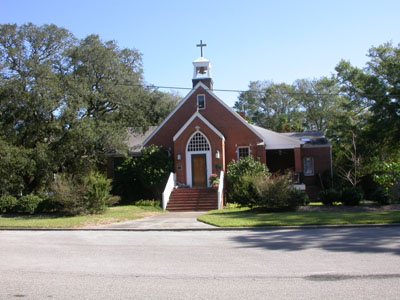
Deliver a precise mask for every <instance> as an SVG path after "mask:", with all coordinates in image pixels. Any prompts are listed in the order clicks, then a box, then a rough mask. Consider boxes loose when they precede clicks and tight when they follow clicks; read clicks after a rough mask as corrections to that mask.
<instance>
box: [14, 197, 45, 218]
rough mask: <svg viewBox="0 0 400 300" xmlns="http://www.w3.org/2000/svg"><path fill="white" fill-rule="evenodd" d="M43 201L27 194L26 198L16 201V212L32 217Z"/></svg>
mask: <svg viewBox="0 0 400 300" xmlns="http://www.w3.org/2000/svg"><path fill="white" fill-rule="evenodd" d="M42 201H43V199H42V198H40V197H39V196H36V195H33V194H29V195H26V196H22V197H21V198H19V199H18V204H17V207H16V209H17V212H18V213H20V214H29V215H33V214H34V213H35V211H36V209H37V207H38V205H39V204H40V202H42Z"/></svg>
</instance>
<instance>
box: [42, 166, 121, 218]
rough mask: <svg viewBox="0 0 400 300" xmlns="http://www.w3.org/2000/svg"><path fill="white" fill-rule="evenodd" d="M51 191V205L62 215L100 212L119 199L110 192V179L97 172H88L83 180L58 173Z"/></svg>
mask: <svg viewBox="0 0 400 300" xmlns="http://www.w3.org/2000/svg"><path fill="white" fill-rule="evenodd" d="M51 191H52V192H51V195H50V203H51V206H52V207H53V208H54V210H55V211H57V212H59V213H61V214H63V215H71V216H75V215H83V214H95V213H101V212H103V211H104V210H105V209H106V207H107V206H110V205H113V204H115V203H117V202H118V200H119V197H113V196H112V195H111V194H110V191H111V180H110V179H107V178H106V177H105V176H104V175H102V174H101V173H98V172H92V173H90V174H89V175H88V176H87V177H85V178H84V179H83V180H79V179H73V178H72V177H71V176H68V175H65V174H58V175H57V176H56V181H55V182H54V183H53V184H52V187H51Z"/></svg>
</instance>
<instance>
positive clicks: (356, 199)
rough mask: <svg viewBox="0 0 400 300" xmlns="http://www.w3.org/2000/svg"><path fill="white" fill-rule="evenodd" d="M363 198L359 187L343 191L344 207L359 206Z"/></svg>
mask: <svg viewBox="0 0 400 300" xmlns="http://www.w3.org/2000/svg"><path fill="white" fill-rule="evenodd" d="M363 198H364V194H363V192H362V190H361V189H360V188H358V187H347V188H344V189H343V191H342V203H343V204H344V205H350V206H353V205H359V204H360V201H361V200H362V199H363Z"/></svg>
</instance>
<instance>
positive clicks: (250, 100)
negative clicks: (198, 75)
mask: <svg viewBox="0 0 400 300" xmlns="http://www.w3.org/2000/svg"><path fill="white" fill-rule="evenodd" d="M294 92H295V88H294V86H292V85H288V84H285V83H281V84H275V83H272V82H267V81H254V82H250V84H249V90H248V91H245V92H243V93H241V94H240V95H239V99H238V101H236V103H235V106H234V108H235V109H236V110H238V111H240V110H244V111H245V112H246V115H247V116H248V118H249V119H250V121H251V122H253V123H255V124H256V125H258V126H261V127H264V128H268V129H271V130H275V131H278V132H282V131H301V124H302V123H303V122H302V114H301V113H300V112H299V108H300V106H299V103H298V101H297V100H296V98H295V97H293V95H294ZM288 125H289V128H288Z"/></svg>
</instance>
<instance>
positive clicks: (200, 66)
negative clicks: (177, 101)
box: [192, 40, 213, 90]
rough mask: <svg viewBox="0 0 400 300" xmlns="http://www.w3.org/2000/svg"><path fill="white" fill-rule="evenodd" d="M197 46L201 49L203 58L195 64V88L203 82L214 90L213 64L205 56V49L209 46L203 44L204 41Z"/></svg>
mask: <svg viewBox="0 0 400 300" xmlns="http://www.w3.org/2000/svg"><path fill="white" fill-rule="evenodd" d="M196 46H197V47H200V48H201V56H200V57H199V58H198V59H196V60H195V61H194V62H193V67H194V68H193V79H192V82H193V87H195V86H196V84H198V83H199V82H202V83H204V84H205V85H206V86H207V87H208V88H209V89H210V90H212V89H213V80H212V76H211V62H210V61H209V60H208V59H207V58H205V57H204V56H203V47H205V46H207V44H203V41H202V40H200V44H197V45H196Z"/></svg>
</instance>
